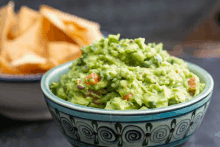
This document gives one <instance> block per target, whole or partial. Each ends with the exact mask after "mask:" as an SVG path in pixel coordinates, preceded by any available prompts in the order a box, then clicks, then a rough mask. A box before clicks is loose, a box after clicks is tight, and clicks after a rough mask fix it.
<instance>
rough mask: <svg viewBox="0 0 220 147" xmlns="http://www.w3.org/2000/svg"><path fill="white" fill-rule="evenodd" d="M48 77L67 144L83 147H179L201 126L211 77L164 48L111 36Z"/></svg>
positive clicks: (46, 86)
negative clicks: (87, 146)
mask: <svg viewBox="0 0 220 147" xmlns="http://www.w3.org/2000/svg"><path fill="white" fill-rule="evenodd" d="M81 50H82V57H81V58H78V59H77V60H75V61H71V62H68V63H65V64H62V65H60V66H57V67H55V68H53V69H51V70H50V71H48V72H47V73H46V74H45V75H44V76H43V78H42V80H41V89H42V92H43V94H44V97H45V100H46V103H47V105H48V108H49V110H50V112H51V114H52V117H53V119H54V120H55V122H56V124H57V126H58V127H59V129H60V131H61V132H62V133H63V134H64V135H65V136H66V138H67V140H68V141H69V142H70V143H71V144H73V145H78V146H85V145H93V146H109V147H112V146H158V145H165V144H166V145H168V146H175V145H178V144H182V143H184V142H186V141H187V140H188V139H189V138H190V136H191V135H192V134H193V133H194V132H195V130H196V129H197V128H198V127H199V125H200V123H201V121H202V119H203V117H204V115H205V112H206V110H207V108H208V105H209V103H210V100H211V95H212V91H213V85H214V82H213V79H212V77H211V75H210V74H209V73H208V72H207V71H205V70H204V69H202V68H201V67H199V66H197V65H194V64H192V63H189V62H186V61H183V60H182V59H180V58H177V57H173V56H170V55H169V54H168V53H167V51H166V50H164V49H163V44H162V43H159V44H155V43H145V39H144V38H137V39H123V38H122V39H120V35H119V34H118V35H109V36H108V38H102V39H100V40H96V41H94V42H93V43H92V44H91V45H88V46H84V47H82V48H81Z"/></svg>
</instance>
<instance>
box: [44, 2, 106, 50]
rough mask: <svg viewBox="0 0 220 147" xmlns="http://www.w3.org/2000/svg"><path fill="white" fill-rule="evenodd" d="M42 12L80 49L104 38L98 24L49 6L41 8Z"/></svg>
mask: <svg viewBox="0 0 220 147" xmlns="http://www.w3.org/2000/svg"><path fill="white" fill-rule="evenodd" d="M40 12H41V14H42V15H43V16H44V17H46V18H47V19H48V20H49V21H50V22H51V23H52V24H53V25H55V26H56V27H58V28H59V29H60V30H62V31H63V32H64V33H65V34H67V35H68V36H69V37H70V38H71V39H73V40H74V41H75V42H76V43H77V44H79V46H80V47H82V46H84V45H89V44H91V43H92V42H93V41H94V40H95V39H100V38H102V35H101V32H100V26H99V24H97V23H94V22H92V21H89V20H86V19H83V18H80V17H77V16H74V15H70V14H67V13H64V12H62V11H59V10H57V9H54V8H51V7H48V6H41V7H40Z"/></svg>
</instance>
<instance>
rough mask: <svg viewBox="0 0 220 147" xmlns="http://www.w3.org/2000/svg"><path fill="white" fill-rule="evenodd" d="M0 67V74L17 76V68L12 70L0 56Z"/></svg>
mask: <svg viewBox="0 0 220 147" xmlns="http://www.w3.org/2000/svg"><path fill="white" fill-rule="evenodd" d="M0 67H1V72H2V73H9V74H19V73H21V72H20V71H19V70H17V68H14V67H13V66H12V65H11V64H10V63H9V62H8V61H7V60H6V59H5V58H4V57H2V56H0Z"/></svg>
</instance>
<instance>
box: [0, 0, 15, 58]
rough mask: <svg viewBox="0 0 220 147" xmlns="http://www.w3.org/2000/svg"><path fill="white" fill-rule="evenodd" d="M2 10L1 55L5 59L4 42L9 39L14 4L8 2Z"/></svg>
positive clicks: (12, 22)
mask: <svg viewBox="0 0 220 147" xmlns="http://www.w3.org/2000/svg"><path fill="white" fill-rule="evenodd" d="M5 8H6V9H5V10H4V13H5V14H6V15H5V19H4V20H3V25H4V26H3V31H2V34H1V54H2V56H3V57H4V58H6V57H7V55H6V54H7V53H6V51H7V49H6V48H5V45H6V42H7V41H8V40H10V39H11V37H10V28H11V26H12V25H13V24H14V15H15V14H14V2H12V1H10V2H9V3H8V5H7V6H6V7H5Z"/></svg>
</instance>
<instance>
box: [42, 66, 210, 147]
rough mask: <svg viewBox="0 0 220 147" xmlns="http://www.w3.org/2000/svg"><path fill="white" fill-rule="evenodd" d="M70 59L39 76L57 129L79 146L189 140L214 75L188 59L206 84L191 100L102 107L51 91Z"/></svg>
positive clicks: (125, 146) (165, 144)
mask: <svg viewBox="0 0 220 147" xmlns="http://www.w3.org/2000/svg"><path fill="white" fill-rule="evenodd" d="M71 64H72V62H68V63H65V64H63V65H60V66H58V67H55V68H53V69H51V70H50V71H48V72H47V73H46V74H45V75H44V76H43V78H42V80H41V89H42V91H43V94H44V97H45V100H46V103H47V105H48V107H49V110H50V112H51V114H52V117H53V119H54V120H55V122H56V124H57V126H58V127H59V129H60V131H61V132H62V133H63V134H64V136H65V137H66V138H67V140H68V141H69V142H70V143H71V144H73V145H75V146H80V147H94V146H108V147H117V146H121V147H131V146H132V147H133V146H135V147H141V146H144V147H146V146H162V147H168V146H176V145H179V144H182V143H184V142H186V141H188V140H189V138H190V137H191V136H192V134H193V133H194V132H195V130H196V129H197V128H198V127H199V125H200V123H201V121H202V119H203V117H204V115H205V112H206V110H207V108H208V106H209V103H210V99H211V95H212V91H213V85H214V83H213V79H212V77H211V76H210V74H209V73H208V72H207V71H205V70H204V69H202V68H201V67H199V66H197V65H194V64H192V63H188V62H187V64H188V67H189V69H190V71H191V72H193V73H195V74H196V75H197V76H199V78H200V79H201V81H202V82H204V83H205V84H206V88H205V90H204V91H203V92H202V93H201V94H200V95H199V96H197V97H195V98H193V99H191V100H190V101H187V102H184V103H180V104H177V105H172V106H168V107H164V108H157V109H148V110H127V111H121V110H103V109H97V108H90V107H86V106H81V105H77V104H73V103H70V102H67V101H64V100H62V99H60V98H58V97H56V96H55V95H53V94H52V93H51V91H50V89H49V85H50V83H52V82H54V81H58V80H59V79H60V76H61V75H63V74H65V73H67V72H68V71H69V66H70V65H71Z"/></svg>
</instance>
